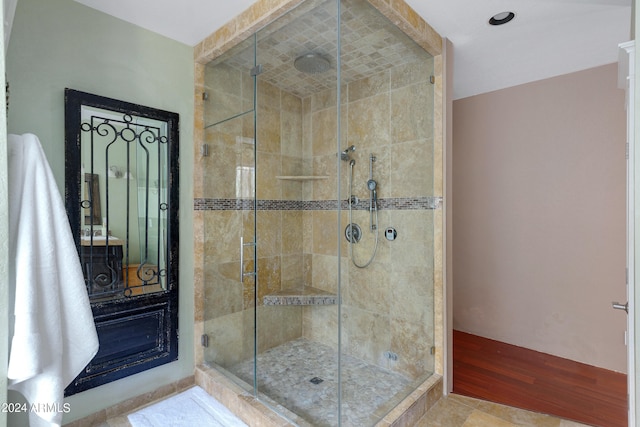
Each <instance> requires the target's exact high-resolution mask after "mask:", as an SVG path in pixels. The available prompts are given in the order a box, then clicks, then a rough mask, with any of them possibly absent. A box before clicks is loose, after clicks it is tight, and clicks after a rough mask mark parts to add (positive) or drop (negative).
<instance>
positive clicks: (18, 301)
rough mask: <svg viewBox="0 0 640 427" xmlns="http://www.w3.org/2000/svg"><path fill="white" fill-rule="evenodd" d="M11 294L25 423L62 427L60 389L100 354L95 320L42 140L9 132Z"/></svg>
mask: <svg viewBox="0 0 640 427" xmlns="http://www.w3.org/2000/svg"><path fill="white" fill-rule="evenodd" d="M8 145H9V150H8V152H9V227H10V228H9V256H10V261H11V262H10V267H9V285H10V291H9V297H10V298H12V300H13V301H14V305H13V311H12V313H13V314H14V316H15V319H14V320H15V324H14V328H13V338H12V341H11V351H10V355H9V368H8V377H9V388H10V389H12V390H16V391H18V392H20V393H22V395H23V396H24V397H25V398H26V399H27V401H28V402H29V405H30V408H31V409H33V411H30V412H29V424H30V426H32V427H33V426H51V425H55V426H59V425H60V424H61V423H62V415H63V412H64V411H65V408H64V405H63V398H64V388H65V387H66V386H67V385H68V384H69V383H71V381H73V379H74V378H75V377H76V376H77V375H78V374H79V373H80V372H81V371H82V370H83V369H84V367H85V366H86V365H87V364H88V363H89V362H90V361H91V359H92V358H93V356H95V354H96V352H97V351H98V337H97V334H96V329H95V324H94V322H93V315H92V313H91V307H90V305H89V297H88V296H87V290H86V287H85V283H84V277H83V274H82V268H81V266H80V260H79V257H78V253H77V250H76V246H75V243H74V240H73V236H72V234H71V228H70V226H69V220H68V218H67V215H66V212H65V208H64V203H63V201H62V197H61V196H60V192H59V190H58V187H57V186H56V182H55V179H54V177H53V173H52V172H51V168H50V167H49V164H48V163H47V160H46V157H45V154H44V151H43V150H42V146H41V145H40V141H39V140H38V138H37V137H36V136H35V135H33V134H24V135H21V136H19V135H9V139H8Z"/></svg>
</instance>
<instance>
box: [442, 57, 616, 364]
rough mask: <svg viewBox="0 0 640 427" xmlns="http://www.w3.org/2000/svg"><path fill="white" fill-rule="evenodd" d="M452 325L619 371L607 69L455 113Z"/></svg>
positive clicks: (612, 82)
mask: <svg viewBox="0 0 640 427" xmlns="http://www.w3.org/2000/svg"><path fill="white" fill-rule="evenodd" d="M453 114H454V119H453V120H454V123H453V164H454V165H455V169H454V171H453V269H454V271H453V275H454V290H453V298H454V302H453V305H454V306H453V325H454V328H455V329H459V330H462V331H466V332H470V333H474V334H477V335H480V336H484V337H488V338H492V339H497V340H500V341H504V342H507V343H511V344H515V345H518V346H522V347H526V348H530V349H534V350H537V351H541V352H544V353H549V354H553V355H557V356H560V357H565V358H568V359H573V360H576V361H580V362H584V363H588V364H591V365H595V366H599V367H603V368H607V369H611V370H615V371H621V372H624V371H626V347H625V345H624V331H625V329H626V327H625V325H626V318H625V315H624V313H623V312H620V311H614V310H612V309H611V301H613V300H619V301H625V300H626V299H625V298H626V291H625V155H624V153H625V142H626V124H625V110H624V92H623V91H622V90H619V89H617V65H616V64H611V65H606V66H602V67H597V68H593V69H589V70H586V71H581V72H577V73H573V74H568V75H564V76H560V77H555V78H552V79H548V80H543V81H539V82H534V83H529V84H526V85H521V86H517V87H513V88H508V89H504V90H500V91H496V92H491V93H487V94H483V95H478V96H474V97H470V98H465V99H460V100H457V101H455V102H454V105H453Z"/></svg>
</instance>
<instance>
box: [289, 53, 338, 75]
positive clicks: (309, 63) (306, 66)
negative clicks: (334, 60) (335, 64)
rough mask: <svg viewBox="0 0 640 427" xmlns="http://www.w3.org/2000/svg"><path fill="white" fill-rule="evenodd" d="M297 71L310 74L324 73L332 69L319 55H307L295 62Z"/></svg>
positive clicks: (327, 61) (326, 60)
mask: <svg viewBox="0 0 640 427" xmlns="http://www.w3.org/2000/svg"><path fill="white" fill-rule="evenodd" d="M293 66H294V67H296V70H298V71H302V72H303V73H308V74H318V73H324V72H325V71H327V70H328V69H329V68H331V63H330V62H329V60H328V59H326V58H324V57H323V56H322V55H320V54H318V53H307V54H304V55H302V56H299V57H297V58H296V60H295V61H293Z"/></svg>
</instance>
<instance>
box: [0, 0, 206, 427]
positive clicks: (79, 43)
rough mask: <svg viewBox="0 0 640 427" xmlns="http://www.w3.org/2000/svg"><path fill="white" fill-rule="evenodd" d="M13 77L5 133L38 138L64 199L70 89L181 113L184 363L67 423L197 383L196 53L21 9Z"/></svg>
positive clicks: (81, 404)
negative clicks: (191, 379) (187, 381)
mask: <svg viewBox="0 0 640 427" xmlns="http://www.w3.org/2000/svg"><path fill="white" fill-rule="evenodd" d="M6 68H7V79H8V81H9V84H10V94H11V100H10V106H9V118H8V124H7V127H8V131H9V132H10V133H17V134H21V133H27V132H29V133H34V134H36V135H38V137H39V138H40V140H41V142H42V145H43V147H44V150H45V153H46V154H47V158H48V160H49V163H50V164H51V168H52V169H53V173H54V175H55V178H56V182H57V184H58V187H59V188H60V190H61V193H62V194H63V193H64V89H65V88H66V87H68V88H73V89H77V90H81V91H85V92H91V93H95V94H98V95H102V96H107V97H110V98H116V99H121V100H124V101H128V102H134V103H137V104H142V105H147V106H150V107H154V108H160V109H163V110H169V111H174V112H177V113H178V114H180V144H181V148H180V164H181V166H182V168H181V171H180V204H181V208H180V248H181V251H180V286H181V288H180V326H181V328H180V347H179V352H180V355H179V360H178V361H177V362H174V363H172V364H169V365H164V366H162V367H159V368H156V369H153V370H150V371H146V372H143V373H141V374H138V375H135V376H132V377H129V378H125V379H123V380H120V381H116V382H114V383H111V384H107V385H104V386H101V387H98V388H96V389H93V390H89V391H87V392H84V393H80V394H78V395H75V396H72V397H71V398H69V399H68V400H67V401H68V402H69V403H70V404H71V412H70V413H69V414H67V415H66V416H65V420H64V421H65V422H69V421H73V420H75V419H78V418H81V417H84V416H86V415H88V414H91V413H93V412H96V411H98V410H100V409H103V408H105V407H108V406H111V405H113V404H115V403H118V402H121V401H123V400H126V399H128V398H130V397H133V396H136V395H139V394H142V393H146V392H149V391H152V390H155V389H157V388H158V387H160V386H162V385H165V384H168V383H171V382H173V381H176V380H178V379H181V378H184V377H186V376H189V375H192V374H193V368H194V355H193V323H194V322H193V318H194V317H193V289H194V288H193V219H192V212H193V210H192V208H191V206H192V201H193V184H192V183H193V173H192V168H191V165H192V164H193V48H192V47H190V46H187V45H183V44H181V43H178V42H175V41H173V40H170V39H167V38H165V37H162V36H159V35H157V34H155V33H152V32H150V31H147V30H144V29H142V28H139V27H136V26H133V25H131V24H129V23H127V22H124V21H122V20H119V19H116V18H113V17H111V16H109V15H105V14H103V13H100V12H97V11H94V10H93V9H90V8H88V7H85V6H83V5H81V4H79V3H76V2H74V1H72V0H56V1H50V0H20V1H19V2H18V6H17V10H16V15H15V19H14V22H13V28H12V33H11V37H10V43H9V47H8V52H7V60H6ZM0 130H1V129H0ZM0 148H2V149H3V153H2V154H3V155H4V154H5V150H4V148H3V147H0ZM2 159H3V156H0V160H2ZM2 169H4V168H2ZM0 181H1V180H0ZM1 190H2V188H0V191H1ZM1 206H2V205H1V203H0V207H1ZM0 221H2V216H1V215H0ZM0 225H2V224H0ZM1 232H2V228H1V227H0V233H1ZM1 256H3V252H2V248H1V247H0V257H1ZM0 302H1V300H0ZM0 337H2V334H0ZM0 350H2V347H1V346H0ZM1 360H2V358H0V361H1ZM18 423H19V421H18V420H16V421H15V424H12V425H18Z"/></svg>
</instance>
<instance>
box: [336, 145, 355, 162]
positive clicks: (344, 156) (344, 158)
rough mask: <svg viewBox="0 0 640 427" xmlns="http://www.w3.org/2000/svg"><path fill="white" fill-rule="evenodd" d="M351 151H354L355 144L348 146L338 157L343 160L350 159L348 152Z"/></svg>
mask: <svg viewBox="0 0 640 427" xmlns="http://www.w3.org/2000/svg"><path fill="white" fill-rule="evenodd" d="M351 151H356V146H355V145H352V146H351V147H349V148H347V149H346V150H344V151H342V152H341V153H340V158H341V159H342V160H344V161H345V162H346V161H348V160H351V157H349V153H350V152H351Z"/></svg>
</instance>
